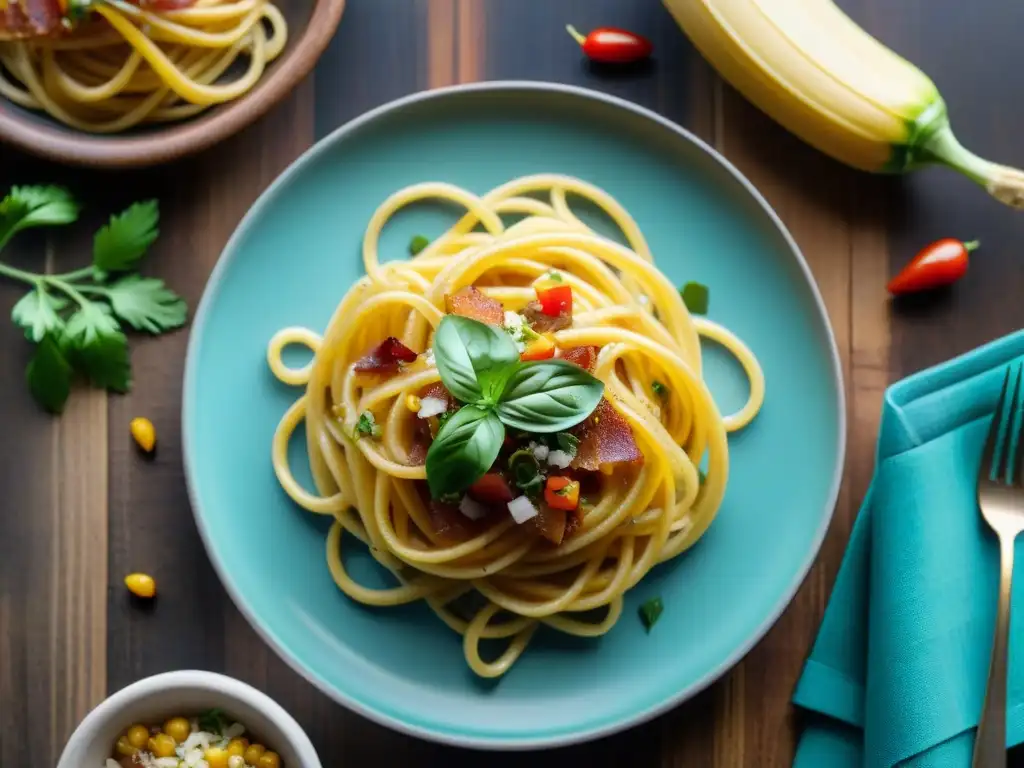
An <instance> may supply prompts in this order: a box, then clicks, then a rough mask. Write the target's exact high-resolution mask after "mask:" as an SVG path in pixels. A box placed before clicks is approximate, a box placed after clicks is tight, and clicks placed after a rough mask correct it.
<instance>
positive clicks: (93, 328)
mask: <svg viewBox="0 0 1024 768" xmlns="http://www.w3.org/2000/svg"><path fill="white" fill-rule="evenodd" d="M65 334H66V341H67V346H68V354H69V356H70V358H71V361H72V362H73V363H74V364H75V367H76V368H79V369H81V370H82V371H83V372H84V373H86V374H87V375H88V376H89V379H90V381H92V383H93V385H94V386H97V387H103V388H104V389H110V390H113V391H114V392H127V391H128V390H129V389H131V363H130V361H129V359H128V339H126V338H125V335H124V334H123V333H121V329H120V327H119V326H118V324H117V320H115V319H114V317H113V316H112V315H111V313H110V308H109V307H107V306H106V305H105V304H95V303H89V304H85V305H84V306H82V307H81V308H80V309H79V310H78V311H77V312H75V313H74V314H73V315H72V316H71V317H70V319H69V320H68V323H67V326H66V328H65Z"/></svg>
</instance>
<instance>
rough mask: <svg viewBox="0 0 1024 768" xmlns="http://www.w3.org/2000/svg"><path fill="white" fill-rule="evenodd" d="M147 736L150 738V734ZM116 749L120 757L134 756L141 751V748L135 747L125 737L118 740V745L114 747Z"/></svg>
mask: <svg viewBox="0 0 1024 768" xmlns="http://www.w3.org/2000/svg"><path fill="white" fill-rule="evenodd" d="M146 735H147V736H148V735H149V734H148V733H147V734H146ZM114 749H115V750H117V754H119V755H134V754H135V753H136V752H138V751H139V748H138V747H133V746H132V744H131V742H130V741H128V739H127V738H125V737H124V736H122V737H121V738H120V739H118V740H117V744H115V745H114Z"/></svg>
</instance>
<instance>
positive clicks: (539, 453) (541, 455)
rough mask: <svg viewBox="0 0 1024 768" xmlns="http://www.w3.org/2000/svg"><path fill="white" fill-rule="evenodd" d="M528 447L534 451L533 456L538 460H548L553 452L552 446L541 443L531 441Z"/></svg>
mask: <svg viewBox="0 0 1024 768" xmlns="http://www.w3.org/2000/svg"><path fill="white" fill-rule="evenodd" d="M527 448H529V449H530V450H531V451H533V457H534V458H535V459H536V460H537V461H546V460H547V458H548V456H549V455H550V453H551V449H550V448H548V447H547V446H546V445H541V444H540V443H530V444H529V445H528V446H527Z"/></svg>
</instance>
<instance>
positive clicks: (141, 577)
mask: <svg viewBox="0 0 1024 768" xmlns="http://www.w3.org/2000/svg"><path fill="white" fill-rule="evenodd" d="M124 585H125V586H126V587H128V591H129V592H131V593H132V594H133V595H135V596H136V597H153V596H154V595H156V582H155V581H154V580H153V577H152V576H150V575H149V574H146V573H130V574H128V575H127V576H125V577H124Z"/></svg>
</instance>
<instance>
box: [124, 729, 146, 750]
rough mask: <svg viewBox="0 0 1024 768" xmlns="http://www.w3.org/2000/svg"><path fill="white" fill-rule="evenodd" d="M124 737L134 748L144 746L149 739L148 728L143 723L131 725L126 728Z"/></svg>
mask: <svg viewBox="0 0 1024 768" xmlns="http://www.w3.org/2000/svg"><path fill="white" fill-rule="evenodd" d="M125 738H127V739H128V743H129V744H131V745H132V746H133V747H135V748H136V749H142V748H143V747H144V746H146V742H147V741H149V728H147V727H146V726H144V725H133V726H132V727H131V728H129V729H128V732H127V733H126V734H125Z"/></svg>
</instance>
